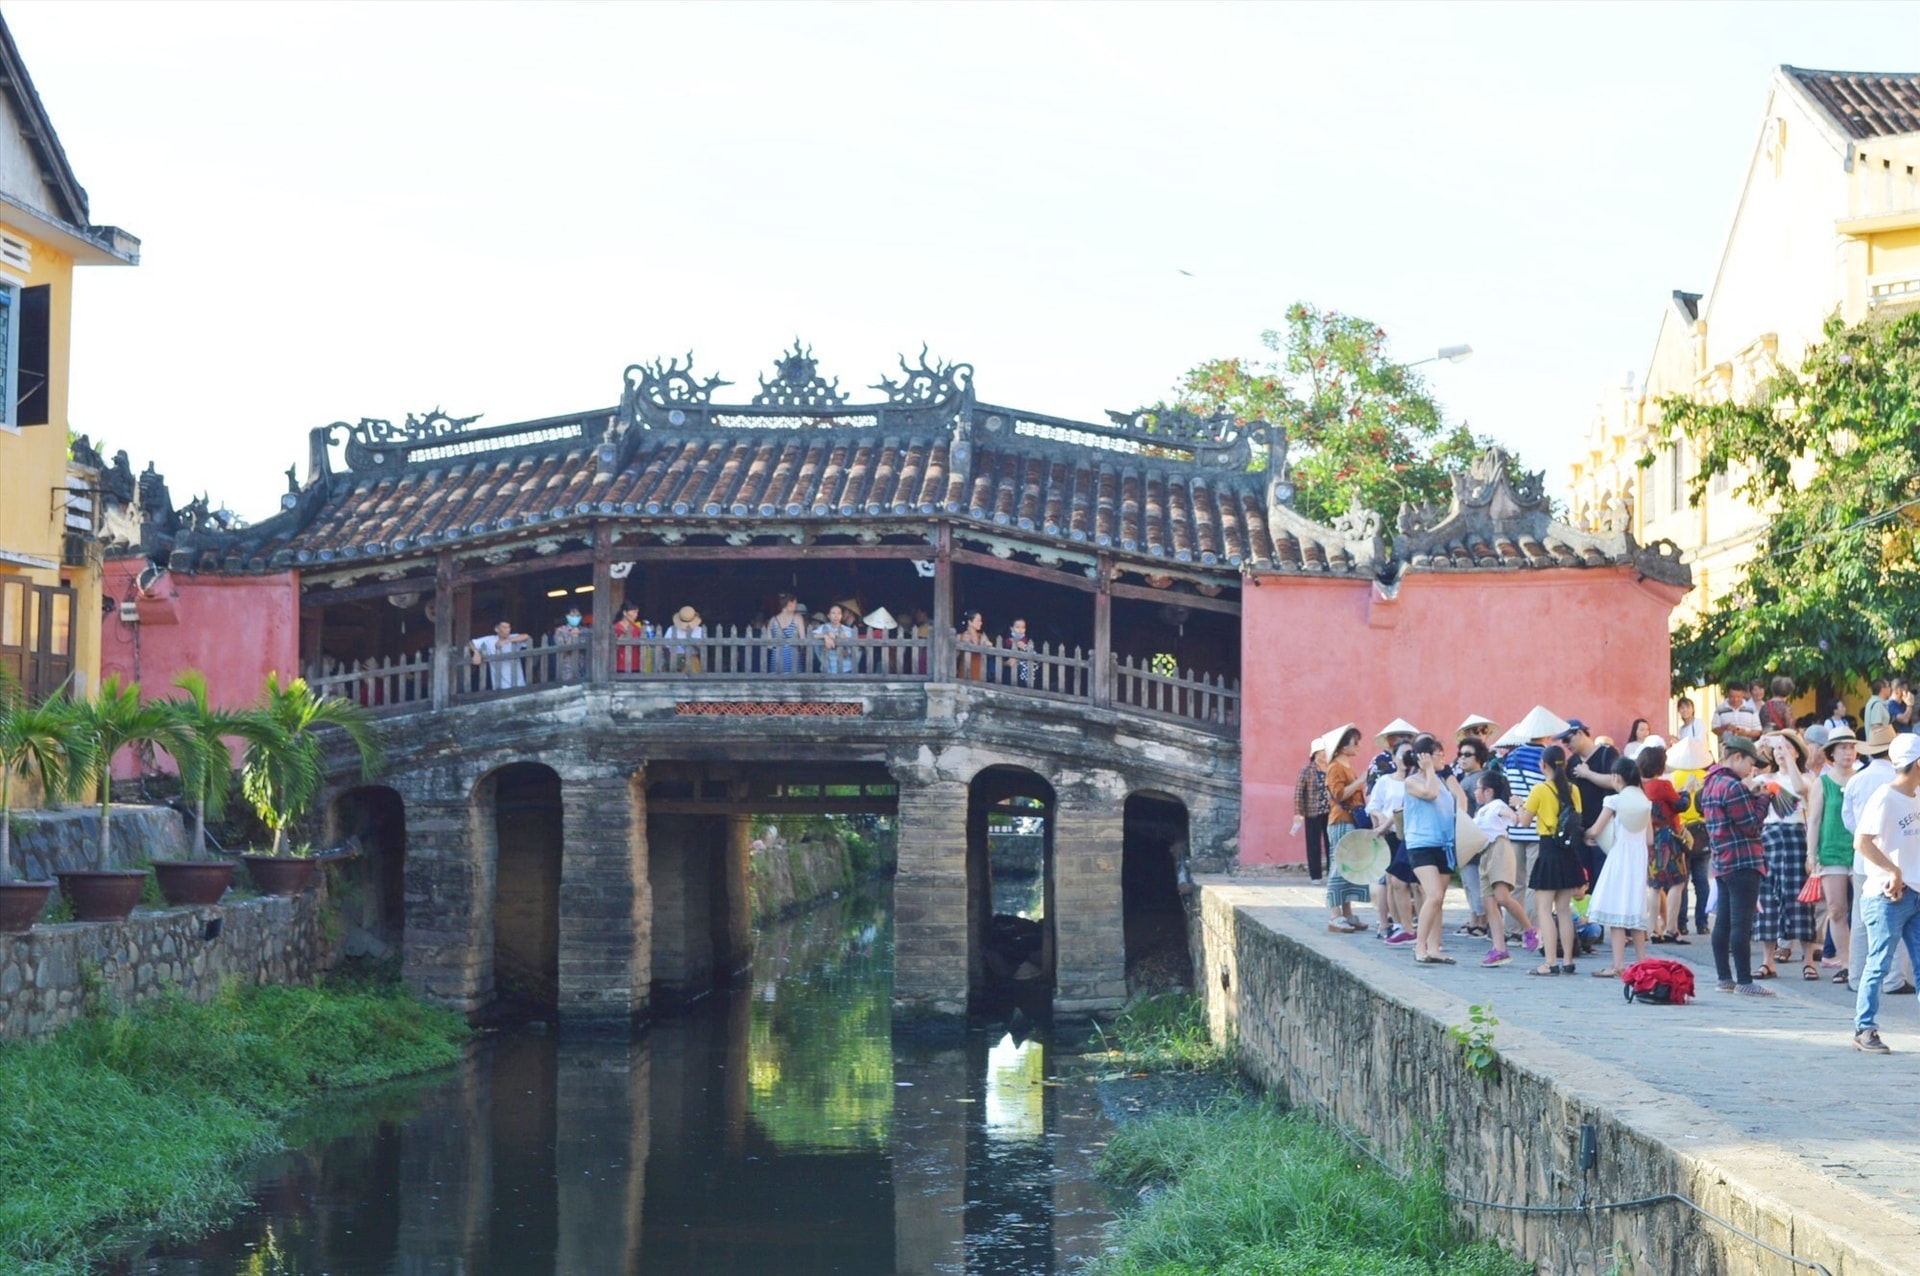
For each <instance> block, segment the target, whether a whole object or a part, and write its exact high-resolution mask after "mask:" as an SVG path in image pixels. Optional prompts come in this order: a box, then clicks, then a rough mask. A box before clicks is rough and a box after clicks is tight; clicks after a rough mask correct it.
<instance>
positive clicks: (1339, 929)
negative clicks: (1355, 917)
mask: <svg viewBox="0 0 1920 1276" xmlns="http://www.w3.org/2000/svg"><path fill="white" fill-rule="evenodd" d="M1327 929H1328V930H1330V931H1332V932H1333V933H1334V934H1336V935H1351V934H1353V927H1351V926H1349V925H1347V919H1346V918H1344V917H1336V918H1334V919H1333V920H1332V921H1330V922H1328V923H1327Z"/></svg>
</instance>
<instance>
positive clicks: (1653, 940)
mask: <svg viewBox="0 0 1920 1276" xmlns="http://www.w3.org/2000/svg"><path fill="white" fill-rule="evenodd" d="M1647 942H1648V943H1649V944H1671V943H1672V942H1673V941H1672V940H1671V939H1668V938H1667V937H1666V936H1665V935H1662V934H1660V933H1659V932H1658V931H1655V932H1654V933H1653V934H1651V935H1648V936H1647Z"/></svg>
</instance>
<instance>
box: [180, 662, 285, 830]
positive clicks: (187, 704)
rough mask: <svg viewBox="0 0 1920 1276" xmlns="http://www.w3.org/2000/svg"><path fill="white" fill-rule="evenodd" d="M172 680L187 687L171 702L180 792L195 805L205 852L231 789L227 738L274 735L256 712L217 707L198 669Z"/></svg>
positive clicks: (195, 827)
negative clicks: (213, 824)
mask: <svg viewBox="0 0 1920 1276" xmlns="http://www.w3.org/2000/svg"><path fill="white" fill-rule="evenodd" d="M173 685H174V686H176V687H178V688H179V689H180V690H182V691H184V692H186V695H185V696H184V697H183V698H179V699H174V700H169V701H167V705H168V707H169V709H170V710H171V712H172V713H173V715H174V720H175V722H176V723H177V724H178V726H179V728H180V743H181V745H182V746H183V749H182V752H181V754H180V757H179V762H180V791H181V793H183V794H184V795H185V796H186V797H187V799H188V800H189V801H190V802H191V803H192V804H193V850H194V852H195V853H196V854H200V855H204V854H206V852H207V837H206V833H207V824H208V822H209V821H213V822H218V821H219V820H220V819H221V818H223V817H224V816H225V815H226V811H227V798H228V796H229V795H230V794H231V793H232V791H233V755H232V754H230V753H229V752H228V751H227V741H228V740H230V739H231V740H242V741H245V742H246V743H248V744H253V743H255V742H256V741H262V740H268V739H270V736H271V732H270V730H269V728H268V725H267V723H266V722H265V721H263V720H262V718H261V717H260V715H258V714H256V713H252V712H245V711H235V710H231V709H216V708H214V707H213V703H212V700H211V698H210V696H209V694H208V690H207V676H206V675H205V674H203V673H201V672H200V671H199V670H198V669H189V670H187V671H186V672H185V673H182V674H181V675H180V676H179V677H177V678H175V679H174V680H173Z"/></svg>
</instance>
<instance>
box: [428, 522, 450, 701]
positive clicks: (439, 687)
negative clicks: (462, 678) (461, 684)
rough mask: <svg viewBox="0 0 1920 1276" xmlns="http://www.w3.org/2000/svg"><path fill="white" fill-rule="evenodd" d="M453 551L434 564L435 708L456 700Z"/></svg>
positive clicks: (439, 557) (441, 552)
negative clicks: (454, 689) (454, 686)
mask: <svg viewBox="0 0 1920 1276" xmlns="http://www.w3.org/2000/svg"><path fill="white" fill-rule="evenodd" d="M453 642H454V639H453V551H452V550H446V549H443V550H441V551H440V553H439V555H438V557H436V558H435V559H434V564H433V665H432V668H433V674H432V677H433V707H434V708H436V709H444V708H446V707H447V702H448V701H449V700H451V699H452V698H453V658H454V656H453Z"/></svg>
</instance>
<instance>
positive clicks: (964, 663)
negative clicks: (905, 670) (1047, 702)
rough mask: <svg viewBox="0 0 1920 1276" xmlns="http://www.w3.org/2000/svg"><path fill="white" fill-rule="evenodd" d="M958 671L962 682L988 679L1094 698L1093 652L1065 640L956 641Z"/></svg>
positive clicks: (1015, 686)
mask: <svg viewBox="0 0 1920 1276" xmlns="http://www.w3.org/2000/svg"><path fill="white" fill-rule="evenodd" d="M954 651H955V653H956V654H957V656H958V669H957V673H958V676H959V678H960V680H961V681H962V682H985V683H988V684H990V685H992V686H996V687H1007V688H1010V689H1012V690H1015V691H1025V692H1029V693H1031V694H1033V695H1037V696H1057V697H1059V698H1061V699H1063V700H1092V699H1093V687H1094V680H1093V653H1092V652H1090V651H1082V650H1081V649H1080V648H1078V647H1073V648H1069V647H1068V646H1067V645H1066V644H1065V643H1033V644H1030V645H1029V646H1027V647H1025V648H1013V647H1008V646H1006V645H1004V644H1002V645H999V646H987V647H976V646H973V645H971V644H968V643H965V642H956V643H955V644H954Z"/></svg>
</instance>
